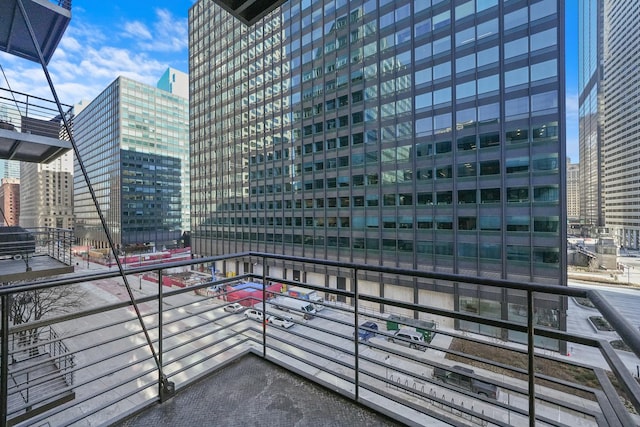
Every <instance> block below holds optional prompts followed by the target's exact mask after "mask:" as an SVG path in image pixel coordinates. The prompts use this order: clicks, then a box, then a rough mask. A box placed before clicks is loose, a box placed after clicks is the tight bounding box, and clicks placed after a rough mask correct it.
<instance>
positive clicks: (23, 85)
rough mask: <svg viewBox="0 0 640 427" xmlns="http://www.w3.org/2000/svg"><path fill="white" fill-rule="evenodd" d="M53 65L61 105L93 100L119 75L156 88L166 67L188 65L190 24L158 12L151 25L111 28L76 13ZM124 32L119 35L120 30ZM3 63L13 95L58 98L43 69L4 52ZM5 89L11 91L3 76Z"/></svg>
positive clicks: (0, 58) (136, 21)
mask: <svg viewBox="0 0 640 427" xmlns="http://www.w3.org/2000/svg"><path fill="white" fill-rule="evenodd" d="M75 11H76V12H77V14H76V15H75V16H76V17H77V18H76V19H72V20H71V22H70V24H69V27H68V28H67V30H66V32H65V34H64V36H63V38H62V40H61V42H60V44H59V46H58V48H57V50H56V52H55V53H54V55H53V57H52V59H51V61H50V62H49V65H48V70H49V73H50V74H51V79H52V81H53V84H54V86H55V89H56V92H57V94H58V97H59V99H60V101H61V102H62V103H63V104H75V103H77V102H79V101H80V100H82V99H86V100H93V99H94V98H95V97H96V96H97V95H98V94H100V92H101V91H102V90H104V89H105V88H106V87H107V86H108V85H109V84H110V83H111V82H113V81H114V80H115V79H116V78H117V77H118V76H126V77H129V78H131V79H134V80H136V81H139V82H142V83H147V84H150V85H154V86H155V84H156V82H157V80H158V79H159V78H160V76H161V75H162V73H163V72H164V70H165V69H166V68H167V66H169V65H171V66H178V67H180V66H182V67H184V66H185V64H186V58H187V55H186V52H187V48H188V25H187V19H186V18H185V17H177V16H175V15H173V14H172V13H171V12H170V11H169V10H166V9H157V10H155V14H154V15H153V16H152V17H151V21H150V22H147V21H143V20H142V19H134V20H129V21H126V22H124V23H121V24H120V25H119V24H117V23H115V24H114V23H111V24H110V25H112V27H102V26H99V25H94V24H93V23H92V22H90V21H86V20H82V19H81V16H82V13H81V10H79V9H76V10H75ZM116 28H120V31H119V32H118V30H115V31H114V29H116ZM0 63H1V64H2V66H3V67H4V70H5V72H6V74H7V78H8V80H9V84H10V86H11V88H12V89H13V90H14V91H19V92H23V93H26V94H29V95H34V96H39V97H42V98H45V99H49V100H53V95H52V94H51V90H50V89H49V85H48V83H47V81H46V78H45V75H44V72H43V70H42V67H41V66H40V65H39V64H38V63H35V62H31V61H27V60H25V59H22V58H18V57H16V56H12V55H7V54H4V53H3V52H0ZM0 83H1V84H0V87H5V88H6V87H7V85H6V83H5V82H4V78H2V76H0Z"/></svg>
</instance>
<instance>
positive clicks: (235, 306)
mask: <svg viewBox="0 0 640 427" xmlns="http://www.w3.org/2000/svg"><path fill="white" fill-rule="evenodd" d="M244 309H245V306H243V305H242V304H240V303H239V302H234V303H232V304H229V305H225V306H224V311H227V312H229V313H240V312H241V311H243V310H244Z"/></svg>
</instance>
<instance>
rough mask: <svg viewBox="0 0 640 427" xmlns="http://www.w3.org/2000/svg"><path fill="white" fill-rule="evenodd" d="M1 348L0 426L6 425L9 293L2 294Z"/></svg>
mask: <svg viewBox="0 0 640 427" xmlns="http://www.w3.org/2000/svg"><path fill="white" fill-rule="evenodd" d="M1 335H2V350H0V359H1V360H0V363H2V369H1V370H0V427H6V426H7V401H8V400H9V395H8V392H9V295H3V296H2V334H1Z"/></svg>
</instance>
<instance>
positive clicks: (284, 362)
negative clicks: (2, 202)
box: [0, 253, 640, 426]
mask: <svg viewBox="0 0 640 427" xmlns="http://www.w3.org/2000/svg"><path fill="white" fill-rule="evenodd" d="M212 265H215V266H216V271H225V269H226V271H225V273H226V274H225V277H224V278H222V277H215V278H213V280H212V276H211V274H208V276H207V275H205V274H204V273H200V271H203V272H208V271H210V267H211V266H212ZM222 265H225V266H226V267H224V268H223V269H221V268H220V267H221V266H222ZM229 266H235V267H234V268H237V269H240V267H241V266H244V268H246V269H247V270H248V271H240V270H233V271H231V270H230V267H229ZM181 269H184V270H186V271H187V272H189V274H193V275H199V277H201V279H202V280H199V281H195V282H193V281H192V282H191V284H190V286H186V287H184V288H180V287H178V288H167V287H163V286H162V285H158V284H157V283H163V277H166V276H169V275H175V274H178V273H177V271H179V270H181ZM292 270H293V271H294V272H295V271H298V272H302V275H301V276H300V277H302V279H303V280H291V277H289V279H287V278H286V277H285V276H286V274H281V273H280V272H284V271H289V273H290V272H291V271H292ZM126 273H127V275H128V276H127V278H128V282H129V284H130V285H131V288H132V295H133V297H134V298H135V300H136V302H137V307H138V310H139V313H140V316H141V318H142V319H143V321H144V325H145V328H143V327H142V326H141V324H140V322H139V321H138V318H137V315H136V313H135V309H134V307H133V306H132V304H131V302H130V300H129V297H128V292H127V290H126V289H125V287H124V285H123V282H122V278H121V277H120V276H119V275H118V273H117V272H113V271H109V270H108V269H107V268H106V267H105V268H103V269H102V270H100V271H94V272H92V273H91V274H83V275H75V276H73V277H71V276H69V277H66V278H64V279H57V280H52V281H47V282H42V281H40V282H34V283H31V284H27V285H23V286H13V285H12V286H5V287H2V288H0V299H1V301H2V331H1V336H2V351H1V362H2V368H1V369H2V370H1V372H0V373H1V376H0V379H1V380H2V381H1V382H0V384H1V387H0V392H1V396H2V398H1V399H0V414H6V415H5V416H4V417H2V418H0V425H1V426H5V425H39V424H42V423H44V422H45V421H46V422H48V423H49V424H50V425H80V424H82V425H95V424H100V425H102V424H116V423H122V424H123V425H143V424H145V422H147V421H148V420H160V421H162V420H164V421H163V423H164V424H163V423H160V424H158V425H169V424H170V423H171V421H170V420H171V419H174V420H175V419H178V418H166V417H165V416H166V414H168V413H171V414H173V415H172V416H184V417H185V418H182V420H194V419H196V418H197V417H196V415H198V416H202V417H201V418H199V419H209V420H211V419H216V420H217V421H216V422H219V423H220V425H225V420H226V421H227V422H231V421H233V422H235V423H236V424H238V423H244V424H248V425H254V424H256V423H258V424H259V423H263V424H264V423H265V422H267V421H268V420H271V421H272V422H273V420H274V418H269V417H275V415H274V413H281V412H278V411H284V412H287V411H288V413H289V415H291V413H292V412H293V411H295V410H297V409H296V408H299V407H300V406H301V405H303V406H304V402H309V399H310V395H311V398H312V400H311V401H312V402H313V401H314V400H313V399H316V400H317V401H318V405H319V407H320V408H328V409H326V411H327V412H326V413H323V416H324V417H326V418H327V423H330V422H331V420H333V421H336V420H337V422H340V421H342V422H345V420H347V421H346V422H350V421H349V420H351V419H350V418H346V419H343V418H341V416H342V415H341V414H344V413H350V411H351V406H350V405H355V406H354V407H355V408H356V409H354V410H367V411H370V412H368V413H367V415H366V417H369V418H368V419H372V420H377V421H372V423H374V424H384V423H385V420H386V423H387V424H390V425H393V424H394V422H397V423H398V424H402V423H406V424H411V425H434V424H436V425H443V424H445V425H446V424H449V425H471V426H473V425H478V426H485V425H499V426H505V425H526V424H528V425H551V426H564V425H566V426H574V425H581V426H602V425H625V426H626V425H638V424H640V418H639V417H638V411H639V410H640V386H639V385H638V382H637V380H636V378H634V375H633V374H634V373H635V371H634V370H635V364H637V363H638V362H637V361H638V359H637V356H638V355H639V354H640V345H639V344H640V337H639V335H638V330H637V329H636V328H634V327H632V326H631V325H630V324H629V323H628V322H627V321H626V320H625V319H623V318H622V316H621V315H620V314H619V313H617V312H616V310H614V309H613V308H612V307H611V305H610V304H609V303H608V302H607V300H606V299H604V298H603V297H602V295H601V294H600V293H599V292H597V291H591V290H584V289H579V288H567V287H557V286H548V285H536V284H528V283H517V282H508V281H501V280H492V279H486V278H470V277H463V276H456V275H448V274H439V273H430V272H421V271H410V270H401V269H395V268H385V267H375V266H367V265H356V264H350V263H340V262H331V261H323V260H314V259H306V258H299V257H288V256H281V255H273V254H263V253H242V254H232V255H228V256H222V257H212V258H202V259H198V260H197V261H187V262H176V263H172V264H164V265H155V266H150V267H142V268H136V269H128V270H127V271H126ZM150 273H154V274H150ZM182 274H185V273H182ZM297 274H300V273H297ZM325 275H326V276H325ZM150 276H153V277H155V279H154V280H155V283H153V282H151V281H149V280H148V278H149V277H150ZM294 277H297V276H296V273H294ZM319 277H321V278H323V279H324V278H325V277H330V278H331V280H336V279H339V280H337V282H336V281H333V282H327V283H331V285H332V286H331V287H324V286H316V285H313V284H312V282H317V280H315V279H317V278H319ZM305 278H306V279H305ZM308 279H314V280H308ZM336 283H337V284H338V286H337V287H336ZM263 284H266V285H268V286H264V285H263ZM276 284H281V285H284V287H282V286H281V287H280V290H281V292H285V291H287V290H288V291H289V294H288V296H287V297H284V296H283V295H280V293H278V292H276V291H274V289H273V286H275V285H276ZM342 284H346V285H344V286H343V285H342ZM291 287H296V289H297V290H296V292H297V293H296V294H295V295H297V296H296V297H294V296H293V295H294V293H291ZM338 288H340V289H338ZM300 289H306V291H305V290H302V291H301V290H300ZM308 291H315V292H316V294H315V295H312V294H309V293H308ZM473 293H475V295H481V298H480V299H479V302H478V300H477V301H476V302H474V300H473V298H471V297H470V296H469V295H471V294H473ZM495 295H498V296H506V301H507V302H508V304H507V305H505V306H504V309H503V310H502V311H501V312H500V311H499V312H498V314H500V313H502V314H503V315H502V316H500V315H497V316H494V315H491V316H489V315H486V314H485V315H483V313H491V311H487V306H490V301H491V298H493V296H495ZM43 296H46V298H47V299H46V300H47V301H53V303H52V304H49V306H48V307H49V308H50V310H49V311H47V312H45V313H42V312H41V313H40V317H36V316H31V317H29V315H28V314H29V313H31V312H33V310H32V309H33V308H35V307H37V306H38V304H39V303H38V301H42V297H43ZM318 296H321V297H322V299H323V302H322V304H318V305H319V306H321V308H322V309H321V310H317V311H316V312H313V313H312V312H306V311H304V310H306V309H303V307H307V306H308V303H309V300H310V299H305V298H317V297H318ZM285 300H286V301H285ZM568 302H570V304H568ZM231 303H239V304H240V305H241V307H239V308H238V309H230V308H229V309H227V310H225V307H228V306H230V304H231ZM298 303H299V304H301V305H300V310H298V309H297V307H298V305H297V304H298ZM578 304H580V306H579V307H578V306H577V305H578ZM581 304H584V305H585V306H584V307H585V308H584V309H583V308H582V307H583V306H582V305H581ZM587 306H588V308H586V307H587ZM559 308H560V309H559ZM249 309H251V310H254V311H252V312H249V311H247V310H249ZM584 310H586V311H588V313H589V316H592V315H595V314H598V315H600V316H601V317H602V319H603V321H605V320H606V321H608V324H610V325H613V326H614V327H615V330H616V331H617V333H618V334H619V335H620V336H621V337H622V338H623V339H624V341H625V342H626V344H627V345H628V347H629V348H628V349H627V350H628V351H616V350H614V349H613V347H612V345H611V344H610V342H609V340H608V339H605V338H600V336H602V335H598V334H593V333H591V334H582V333H579V332H576V331H574V330H572V328H569V330H566V331H564V330H561V329H560V328H558V326H559V325H560V326H561V325H564V324H566V323H564V322H562V321H560V319H559V318H562V317H563V316H565V315H568V316H569V318H572V319H575V318H576V317H578V316H580V315H581V313H582V312H583V311H584ZM20 313H22V314H20ZM245 313H246V314H245ZM274 315H275V316H279V317H282V318H287V317H290V320H291V322H292V323H293V325H289V326H290V327H286V328H285V327H281V326H277V323H271V322H269V320H268V319H269V317H270V316H274ZM365 321H366V322H368V323H367V325H368V326H363V323H364V322H365ZM372 324H375V325H376V327H375V328H374V327H371V325H372ZM570 324H571V323H570ZM285 326H287V325H285ZM148 340H149V341H151V342H152V344H153V352H152V351H151V349H150V347H149V345H148V344H147V342H148ZM565 349H566V350H565ZM567 352H571V353H574V354H567ZM623 353H624V354H623ZM577 355H580V357H578V356H577ZM156 359H157V363H156ZM43 366H48V367H49V368H50V369H49V370H47V371H44V370H40V371H38V370H36V367H43ZM158 366H161V369H159V368H158ZM632 368H633V370H632ZM283 370H284V371H283ZM275 371H277V372H275ZM274 372H275V373H274ZM281 372H284V373H285V374H281ZM27 373H29V375H28V376H27ZM274 378H275V379H277V381H274ZM267 383H268V384H267ZM317 386H320V388H321V389H322V390H324V391H325V392H326V393H327V394H329V397H330V398H331V399H334V400H332V401H331V403H329V404H326V403H325V400H324V397H321V396H319V395H318V396H317V397H314V396H316V394H315V393H316V392H315V391H313V390H314V389H313V388H314V387H317ZM263 391H264V392H265V393H269V392H271V393H272V395H273V396H275V397H279V398H280V400H278V399H270V400H268V402H269V403H268V405H267V406H264V407H260V406H257V407H256V406H252V407H246V408H245V407H243V405H245V404H248V403H249V402H251V403H252V404H260V402H262V401H260V400H259V399H256V398H255V397H256V395H257V394H259V393H262V392H263ZM229 396H233V399H230V398H229ZM225 399H226V400H225ZM243 399H244V400H243ZM227 401H229V402H230V401H234V402H236V403H227ZM238 402H239V403H238ZM278 402H279V403H278ZM263 403H264V402H263ZM234 405H235V406H234ZM300 411H301V412H299V413H298V415H297V416H300V414H306V415H310V414H311V413H310V412H309V411H310V410H309V408H306V409H301V410H300ZM163 414H164V415H163ZM285 415H286V414H285ZM315 416H316V417H317V416H319V414H318V413H315ZM207 417H209V418H207ZM212 417H215V418H212ZM225 417H229V418H225ZM375 417H380V418H379V419H378V418H375ZM386 417H390V419H392V420H393V421H389V419H388V418H386ZM305 419H312V418H305ZM289 420H290V419H289ZM136 423H139V424H136ZM227 424H228V423H227ZM285 424H286V423H285ZM352 424H353V425H358V423H357V422H352Z"/></svg>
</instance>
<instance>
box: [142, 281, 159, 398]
mask: <svg viewBox="0 0 640 427" xmlns="http://www.w3.org/2000/svg"><path fill="white" fill-rule="evenodd" d="M140 274H142V273H140ZM163 316H164V307H163V300H162V269H159V270H158V368H159V369H158V390H159V392H158V395H159V396H160V402H164V399H165V396H164V378H163V374H162V320H163V319H162V317H163Z"/></svg>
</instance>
